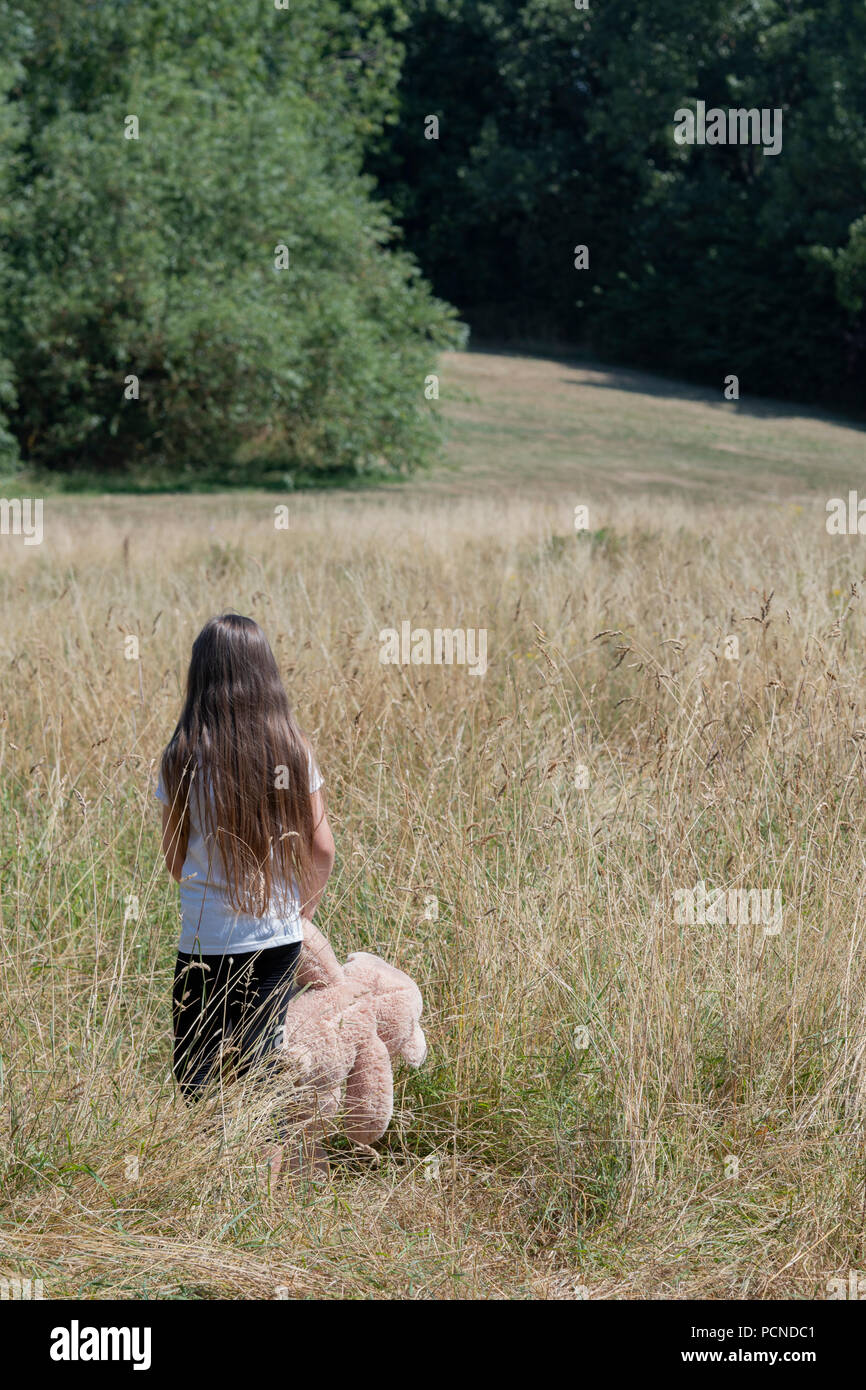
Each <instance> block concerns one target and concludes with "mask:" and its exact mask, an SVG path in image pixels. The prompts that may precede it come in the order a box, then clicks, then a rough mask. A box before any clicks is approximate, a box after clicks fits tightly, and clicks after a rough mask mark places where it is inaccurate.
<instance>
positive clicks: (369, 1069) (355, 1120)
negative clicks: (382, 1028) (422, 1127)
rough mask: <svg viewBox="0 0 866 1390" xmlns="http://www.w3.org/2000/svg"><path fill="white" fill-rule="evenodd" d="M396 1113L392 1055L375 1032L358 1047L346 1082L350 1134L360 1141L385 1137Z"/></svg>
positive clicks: (352, 1138)
mask: <svg viewBox="0 0 866 1390" xmlns="http://www.w3.org/2000/svg"><path fill="white" fill-rule="evenodd" d="M393 1112H394V1076H393V1073H392V1070H391V1058H390V1056H389V1054H388V1049H387V1047H386V1046H385V1044H384V1043H383V1042H382V1040H381V1038H379V1037H377V1036H376V1035H375V1034H374V1035H373V1036H371V1037H370V1038H368V1039H365V1040H364V1041H363V1042H362V1043H361V1045H360V1046H359V1048H358V1051H357V1054H356V1057H355V1064H354V1066H353V1067H352V1070H351V1072H350V1073H349V1078H348V1081H347V1083H346V1135H347V1137H348V1138H349V1139H351V1140H352V1141H353V1142H354V1143H356V1144H374V1143H375V1142H376V1140H377V1139H381V1138H382V1135H383V1134H384V1133H385V1130H386V1129H387V1128H388V1125H389V1124H390V1122H391V1116H392V1114H393Z"/></svg>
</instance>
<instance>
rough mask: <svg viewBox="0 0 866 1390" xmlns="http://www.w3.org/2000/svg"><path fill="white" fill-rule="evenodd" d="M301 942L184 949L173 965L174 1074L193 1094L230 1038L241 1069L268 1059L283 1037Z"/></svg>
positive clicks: (186, 1091)
mask: <svg viewBox="0 0 866 1390" xmlns="http://www.w3.org/2000/svg"><path fill="white" fill-rule="evenodd" d="M300 952H301V942H300V941H292V942H290V943H289V944H288V945H285V946H267V947H265V948H264V949H263V950H261V951H249V952H245V953H243V954H241V955H237V956H230V955H227V956H202V955H187V954H186V952H183V951H179V952H178V956H177V965H176V966H175V971H174V989H173V991H172V1016H173V1021H174V1074H175V1077H176V1078H177V1081H178V1083H179V1085H180V1087H181V1090H182V1091H183V1093H184V1095H185V1096H186V1097H187V1098H188V1099H194V1098H195V1097H196V1096H197V1095H198V1094H199V1093H200V1092H201V1090H202V1087H204V1086H205V1085H206V1084H207V1082H208V1081H209V1080H210V1078H211V1076H212V1075H213V1073H214V1068H215V1065H216V1064H217V1062H218V1060H219V1057H220V1054H221V1050H222V1046H223V1044H224V1043H227V1042H228V1041H229V1039H231V1045H232V1048H233V1049H234V1051H235V1055H236V1057H237V1059H238V1071H239V1074H240V1075H244V1074H246V1072H248V1071H249V1070H250V1068H251V1067H253V1066H254V1065H257V1064H265V1065H266V1064H267V1061H268V1058H269V1055H270V1054H272V1053H273V1052H274V1050H275V1049H276V1048H277V1047H278V1046H279V1044H280V1042H281V1040H282V1033H283V1028H284V1026H285V1021H286V1008H287V1006H288V1003H289V1000H290V999H291V998H292V995H293V994H295V993H296V990H295V984H294V982H295V971H296V969H297V965H298V956H299V955H300Z"/></svg>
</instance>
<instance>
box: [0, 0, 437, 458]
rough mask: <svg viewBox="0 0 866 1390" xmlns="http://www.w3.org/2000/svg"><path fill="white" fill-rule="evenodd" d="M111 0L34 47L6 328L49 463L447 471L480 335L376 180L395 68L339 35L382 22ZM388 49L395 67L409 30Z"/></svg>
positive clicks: (28, 54)
mask: <svg viewBox="0 0 866 1390" xmlns="http://www.w3.org/2000/svg"><path fill="white" fill-rule="evenodd" d="M48 8H49V10H53V9H55V7H54V6H49V7H48ZM99 9H100V12H101V13H100V23H99V25H98V26H97V29H96V32H95V33H94V34H85V33H84V32H83V29H82V21H81V20H80V19H78V18H75V17H73V18H72V19H69V18H67V17H66V16H64V19H63V33H64V36H65V41H66V47H65V48H63V49H62V50H60V51H59V52H58V53H56V54H55V53H54V52H53V51H52V50H51V49H50V47H49V46H48V36H49V32H50V26H47V22H46V19H45V7H44V6H40V14H41V18H38V17H36V16H34V24H33V27H31V28H30V30H29V31H28V34H27V38H26V42H25V43H24V45H23V63H24V68H25V72H26V74H27V78H26V81H25V84H24V106H25V108H26V109H27V112H28V116H29V119H30V126H29V132H28V133H29V138H28V142H27V143H28V149H27V158H26V160H23V161H21V163H20V165H19V167H18V169H17V170H16V177H15V179H14V180H13V185H14V186H13V204H12V211H11V213H10V216H9V218H8V220H7V225H6V226H4V244H5V251H6V256H7V267H6V271H5V279H6V287H7V299H8V302H9V303H10V306H11V312H10V315H9V325H8V326H7V332H6V335H5V336H6V340H7V344H8V347H7V352H8V355H9V356H10V358H11V360H12V363H13V365H14V369H15V374H16V377H17V380H18V383H19V400H18V404H17V406H15V407H14V408H13V409H12V412H11V423H12V427H13V429H14V431H15V433H16V435H17V437H18V439H19V440H20V441H22V442H23V443H25V444H26V451H27V457H28V459H29V460H30V461H32V462H33V463H35V464H37V465H40V466H42V467H45V468H49V469H60V470H70V469H76V470H77V469H81V468H82V467H84V468H86V469H87V470H88V471H90V472H104V473H112V472H114V473H117V472H124V473H128V472H129V471H130V470H132V471H134V472H136V473H138V474H139V475H143V476H144V477H145V478H153V477H154V476H156V477H160V476H161V475H164V476H165V477H170V478H171V479H173V480H174V481H182V479H183V477H184V475H188V476H190V477H199V476H206V475H208V474H210V475H211V476H216V477H222V478H226V477H231V478H233V479H236V480H239V481H242V480H243V481H252V480H256V479H260V478H262V477H265V478H266V477H268V476H269V475H275V476H282V475H283V474H284V473H285V472H286V471H287V470H288V471H290V472H292V473H293V474H295V475H296V476H299V477H300V478H302V479H303V478H311V477H319V478H322V477H326V476H327V475H335V474H336V475H339V476H344V475H345V474H346V473H347V472H351V473H356V474H357V473H363V472H367V471H370V470H376V471H381V470H384V471H391V472H394V471H405V470H408V469H410V468H412V467H413V466H416V465H418V464H421V463H423V462H425V461H426V460H427V459H429V457H430V455H431V452H432V449H433V447H434V445H435V441H436V435H437V431H436V421H435V417H434V416H433V413H432V410H431V407H430V406H429V405H428V404H427V403H426V401H425V398H424V377H425V374H426V373H427V372H428V371H429V370H431V365H432V362H433V360H434V352H435V350H436V349H438V348H439V347H441V346H444V345H445V344H448V343H452V342H457V341H459V337H460V335H459V327H458V325H457V324H456V321H455V318H454V314H453V311H451V310H450V309H449V308H448V307H447V306H445V305H444V304H442V303H440V302H438V301H437V300H435V299H433V298H432V296H431V295H430V293H429V291H428V289H427V287H426V285H425V284H424V283H423V281H421V280H420V279H419V277H418V275H417V272H416V269H415V266H414V264H413V262H412V261H411V260H410V258H409V257H408V256H406V255H405V254H401V253H399V252H396V251H395V250H394V249H393V248H392V246H391V242H392V239H393V237H392V231H391V227H390V224H389V220H388V216H387V212H386V210H385V209H384V208H383V207H382V206H381V205H380V204H376V203H375V202H374V201H373V199H372V197H371V187H372V184H371V181H370V180H369V179H367V178H365V177H364V176H362V175H361V174H360V173H359V167H360V163H361V160H362V157H363V138H364V126H365V124H369V113H370V109H371V108H370V104H369V102H368V101H367V100H366V99H364V100H363V101H362V105H363V107H364V111H365V120H364V121H361V120H360V119H359V116H358V113H357V111H356V109H355V105H354V104H353V103H354V102H355V101H357V99H358V96H359V95H361V96H363V91H362V90H361V89H360V88H359V84H362V86H363V84H365V83H366V82H368V81H369V80H371V75H370V73H369V72H367V71H366V70H364V71H362V70H361V67H359V64H358V63H357V62H353V61H352V59H351V57H347V56H346V55H345V52H344V49H343V48H340V46H339V44H338V43H337V39H340V40H341V41H342V43H343V44H345V43H346V42H348V41H349V40H350V39H351V38H352V37H353V34H354V32H355V30H357V28H358V26H359V24H360V23H361V21H360V20H359V18H358V16H357V15H356V14H354V13H353V12H351V11H350V12H349V13H348V14H346V13H342V14H341V12H340V11H338V10H337V9H336V8H335V9H331V8H329V7H328V6H324V7H322V6H319V7H317V12H316V15H315V16H311V15H309V14H305V15H303V16H302V17H301V18H300V19H296V17H295V13H294V12H291V15H287V14H286V13H285V12H281V11H276V10H274V8H273V7H272V6H271V7H270V9H268V8H267V7H266V6H265V5H263V4H242V5H240V8H239V11H238V8H237V6H234V5H229V4H224V5H217V6H214V5H209V6H208V7H207V12H206V14H204V13H203V12H202V11H201V7H200V6H198V5H197V4H194V3H193V0H179V3H175V4H173V5H172V6H171V8H170V10H169V9H168V8H167V7H163V6H162V5H161V4H157V5H155V6H148V7H147V8H146V11H145V12H144V13H137V14H136V15H134V16H131V15H130V14H129V12H128V7H127V6H125V5H124V4H123V3H122V2H121V0H107V3H105V4H104V5H103V6H100V7H99ZM363 9H364V11H366V12H367V18H366V19H365V21H364V23H365V24H366V25H367V27H368V28H369V26H370V25H371V24H372V23H373V21H374V19H375V15H376V10H377V5H375V4H370V5H365V6H363ZM215 11H216V13H215ZM57 13H59V8H58V10H57ZM370 16H372V17H373V18H372V19H371V18H370ZM37 18H38V22H37ZM288 24H290V25H291V26H292V33H291V36H289V34H288V32H287V25H288ZM281 25H282V26H283V28H282V29H281V28H280V26H281ZM70 30H74V31H75V32H74V33H73V34H71V35H70V32H69V31H70ZM335 33H336V38H335ZM289 37H291V40H292V41H291V42H289ZM380 39H381V36H380ZM335 44H336V46H337V49H338V51H337V52H336V53H335V52H334V51H333V50H334V48H335ZM67 50H69V51H67ZM100 52H101V53H102V55H103V57H104V60H105V62H106V63H107V62H108V60H109V56H111V57H112V60H113V62H114V63H115V69H114V71H112V73H111V77H110V88H109V89H108V90H103V89H102V84H103V82H106V80H107V79H106V75H105V73H104V71H103V69H101V68H100V65H99V63H98V61H97V59H98V57H99V54H100ZM365 63H366V66H368V67H370V68H372V69H373V70H374V71H375V72H376V73H378V75H379V78H380V79H382V80H384V76H386V75H387V73H388V72H390V71H391V70H392V68H393V53H392V52H391V50H390V49H389V48H388V45H387V43H385V41H384V40H381V42H379V43H378V47H377V48H375V49H374V50H373V52H372V54H371V57H370V59H369V60H366V59H365ZM46 64H47V66H48V68H49V69H54V75H55V79H56V85H57V86H59V91H60V94H59V97H58V98H56V99H55V100H54V101H53V103H52V95H51V93H52V90H53V89H52V86H51V85H50V84H48V83H47V81H46ZM326 79H327V80H326ZM378 102H379V107H378V117H377V118H381V115H382V114H383V112H384V110H385V109H386V105H387V103H386V101H385V99H384V98H381V97H380V98H378ZM130 116H135V117H136V118H137V120H138V138H127V135H126V134H125V131H126V130H127V129H128V130H130V131H131V130H132V127H131V125H130V123H129V120H128V118H129V117H130ZM278 247H284V248H285V251H284V252H282V253H278V251H277V248H278ZM286 261H287V262H288V264H287V267H286V265H285V262H286ZM278 266H280V267H281V268H278ZM25 386H26V390H25V389H21V388H23V387H25Z"/></svg>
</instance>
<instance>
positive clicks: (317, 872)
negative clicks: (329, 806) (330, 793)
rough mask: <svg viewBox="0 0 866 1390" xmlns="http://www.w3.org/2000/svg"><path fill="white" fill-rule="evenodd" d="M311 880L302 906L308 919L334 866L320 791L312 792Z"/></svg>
mask: <svg viewBox="0 0 866 1390" xmlns="http://www.w3.org/2000/svg"><path fill="white" fill-rule="evenodd" d="M312 802H313V824H314V826H315V830H314V831H313V881H312V883H311V885H310V896H309V897H308V898H307V901H306V902H305V903H304V906H303V915H304V916H305V917H306V918H307V920H308V921H312V920H313V913H314V912H315V910H316V908H317V907H318V906H319V902H320V900H321V897H322V894H323V893H324V891H325V884H326V883H327V882H328V879H329V878H330V876H331V870H332V869H333V867H334V857H335V854H336V849H335V847H334V837H333V835H332V834H331V827H330V826H329V824H328V817H327V816H326V815H325V803H324V799H323V797H322V793H321V792H313V796H312Z"/></svg>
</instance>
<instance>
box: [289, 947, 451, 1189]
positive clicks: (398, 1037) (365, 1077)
mask: <svg viewBox="0 0 866 1390" xmlns="http://www.w3.org/2000/svg"><path fill="white" fill-rule="evenodd" d="M295 978H296V983H297V985H299V986H300V987H301V989H302V991H303V992H302V993H300V994H297V995H295V997H294V998H293V999H292V1000H291V1001H290V1003H289V1006H288V1010H287V1014H286V1025H285V1031H284V1035H283V1050H284V1052H285V1055H286V1059H287V1061H288V1063H289V1065H290V1067H291V1069H292V1071H293V1072H294V1073H295V1075H296V1076H297V1079H298V1082H299V1084H300V1085H301V1086H303V1087H309V1088H312V1091H313V1093H314V1101H313V1103H312V1104H311V1105H309V1107H308V1109H307V1110H306V1116H304V1115H302V1116H301V1118H302V1119H303V1118H305V1117H306V1119H307V1121H308V1123H307V1136H308V1142H309V1140H312V1141H313V1149H314V1152H313V1157H314V1163H315V1164H316V1165H317V1166H318V1167H319V1168H323V1167H325V1166H326V1160H325V1158H324V1151H323V1150H322V1148H321V1145H320V1144H319V1143H318V1136H319V1135H320V1134H321V1132H322V1128H323V1126H322V1123H321V1122H322V1121H323V1120H327V1119H330V1118H331V1117H333V1116H334V1115H335V1114H336V1113H337V1111H338V1109H339V1108H340V1104H341V1101H342V1099H343V1087H344V1086H345V1125H344V1129H345V1133H346V1135H347V1137H348V1138H349V1139H351V1140H352V1141H353V1142H354V1143H355V1144H358V1145H359V1146H360V1147H362V1148H369V1145H371V1144H373V1143H375V1142H376V1140H377V1139H381V1138H382V1135H383V1134H384V1133H385V1131H386V1129H387V1128H388V1125H389V1123H390V1121H391V1116H392V1114H393V1112H394V1079H393V1073H392V1069H391V1063H392V1059H393V1058H395V1057H402V1058H403V1060H404V1061H405V1062H408V1063H409V1065H410V1066H411V1067H420V1066H421V1064H422V1063H423V1061H424V1059H425V1057H426V1056H427V1042H426V1039H425V1037H424V1034H423V1032H422V1030H421V1026H420V1022H419V1020H420V1018H421V1012H422V1008H423V1001H422V999H421V991H420V990H419V989H418V986H417V985H416V984H415V982H414V980H411V979H410V978H409V976H408V975H406V974H404V973H403V971H402V970H398V969H397V968H396V967H395V966H393V965H388V963H387V962H386V961H384V960H381V959H380V958H379V956H373V955H370V953H369V952H367V951H353V952H352V954H351V955H350V956H349V958H348V960H347V961H346V964H345V965H340V963H339V961H338V960H337V957H336V956H335V955H334V952H333V951H332V950H331V947H330V946H329V944H328V942H327V941H326V940H325V938H324V936H322V933H321V932H320V931H319V930H318V928H317V927H314V926H313V924H312V922H308V921H306V920H305V921H304V944H303V946H302V948H301V954H300V958H299V961H298V969H297V975H296V977H295Z"/></svg>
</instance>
